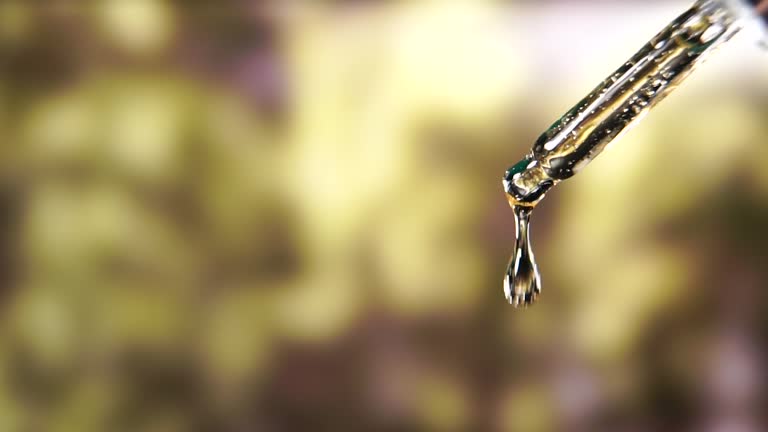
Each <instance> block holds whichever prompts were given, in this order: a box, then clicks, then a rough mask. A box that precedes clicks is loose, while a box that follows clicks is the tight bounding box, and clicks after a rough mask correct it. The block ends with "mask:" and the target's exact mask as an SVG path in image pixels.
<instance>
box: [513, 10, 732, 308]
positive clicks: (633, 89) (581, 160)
mask: <svg viewBox="0 0 768 432" xmlns="http://www.w3.org/2000/svg"><path fill="white" fill-rule="evenodd" d="M741 27H742V26H741V25H740V21H739V20H737V19H736V18H735V17H734V15H733V14H732V12H731V11H730V10H729V9H727V8H725V7H724V6H723V5H722V4H721V3H719V2H717V1H714V0H704V1H699V2H697V3H696V4H694V5H693V7H691V9H689V10H688V11H686V12H685V13H683V14H682V15H680V16H679V17H678V18H677V19H675V20H674V21H672V23H670V24H669V26H667V27H666V28H665V29H664V30H662V31H661V33H659V34H658V35H656V37H654V38H653V39H651V41H650V42H648V44H646V45H645V46H644V47H643V48H642V49H641V50H640V51H639V52H638V53H637V54H635V55H634V56H633V57H632V58H631V59H630V60H629V61H628V62H626V63H625V64H624V65H623V66H621V67H620V68H619V69H618V70H617V71H616V72H614V73H613V74H612V75H611V76H610V77H609V78H607V79H606V80H605V81H603V82H602V83H601V84H600V85H599V86H597V88H595V89H594V90H593V91H592V92H591V93H590V94H588V95H587V97H585V98H584V99H583V100H581V101H580V102H579V103H578V104H577V105H576V106H575V107H573V108H572V109H571V110H570V111H568V112H567V113H566V114H565V115H564V116H563V117H561V118H560V119H559V120H558V121H556V122H555V123H554V124H553V125H552V126H551V127H550V128H549V129H548V130H547V131H546V132H544V133H543V134H542V135H541V137H539V139H538V140H537V141H536V143H535V144H534V146H533V149H532V150H531V152H530V153H529V154H528V155H527V156H526V157H525V158H524V159H523V160H522V161H520V162H518V163H517V164H516V165H515V166H513V167H512V168H510V169H509V170H508V171H507V173H506V175H505V176H504V189H505V191H506V193H507V199H508V201H509V203H510V205H511V206H512V208H513V209H514V210H515V220H516V224H517V233H518V234H517V235H518V237H517V245H516V246H517V247H516V249H515V255H514V256H513V257H512V260H511V261H510V266H509V268H508V270H507V275H506V277H505V278H504V291H505V294H506V295H507V300H508V301H509V302H510V303H511V304H513V305H515V306H519V305H529V304H531V303H532V302H533V301H534V300H536V298H537V297H538V295H539V292H540V291H541V283H540V276H539V272H538V267H537V265H536V261H535V260H534V257H533V253H532V249H531V245H530V240H529V234H528V228H529V223H530V214H531V212H532V211H533V208H534V207H535V206H536V204H537V203H538V202H539V201H541V200H542V199H543V198H544V196H545V195H546V193H547V191H549V189H551V188H552V187H553V186H555V185H556V184H558V183H559V182H561V181H563V180H566V179H568V178H570V177H572V176H574V175H575V174H577V173H578V172H579V171H580V170H582V169H583V168H584V167H585V166H586V165H588V164H589V163H590V162H591V161H592V160H593V159H594V158H595V157H597V156H598V155H599V154H600V153H601V152H602V151H603V150H604V149H605V148H606V146H607V145H608V144H609V143H610V142H612V141H614V140H615V139H617V138H619V137H620V136H621V135H622V134H623V133H625V132H627V131H628V130H629V129H630V128H631V127H632V126H634V125H635V124H636V123H637V122H638V121H639V120H641V119H642V118H643V117H644V116H645V115H646V114H647V113H648V111H649V110H650V109H651V108H653V107H654V106H655V105H656V104H657V103H658V102H659V101H661V100H662V99H663V98H664V97H665V96H666V95H668V94H669V93H670V92H671V91H672V90H674V89H675V88H676V87H677V86H678V85H679V84H680V83H681V82H682V81H683V80H684V79H685V78H686V77H687V76H688V75H689V74H690V73H691V72H692V71H693V69H694V68H695V66H696V65H698V64H699V63H701V62H702V60H703V59H704V58H705V57H706V56H707V55H708V54H709V53H710V52H712V51H713V50H714V49H715V48H716V47H717V46H719V45H720V44H721V43H723V42H725V41H727V40H729V39H730V38H731V37H732V36H733V35H734V34H736V33H737V32H738V31H739V30H740V29H741Z"/></svg>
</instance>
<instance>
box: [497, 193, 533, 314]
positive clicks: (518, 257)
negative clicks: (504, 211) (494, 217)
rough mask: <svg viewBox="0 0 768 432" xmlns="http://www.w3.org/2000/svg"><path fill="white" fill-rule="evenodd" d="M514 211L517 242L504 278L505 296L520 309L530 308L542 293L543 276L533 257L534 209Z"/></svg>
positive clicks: (520, 207) (525, 208) (524, 208)
mask: <svg viewBox="0 0 768 432" xmlns="http://www.w3.org/2000/svg"><path fill="white" fill-rule="evenodd" d="M514 210H515V222H516V225H517V240H516V242H515V253H514V255H513V256H512V259H511V260H510V262H509V267H508V268H507V274H506V276H505V277H504V295H505V296H506V297H507V301H509V303H510V304H512V305H514V306H515V307H518V306H528V305H530V304H532V303H533V302H534V301H536V298H538V296H539V293H541V276H540V275H539V267H538V266H537V265H536V260H535V258H534V256H533V250H532V249H531V241H530V234H529V232H528V231H529V230H528V227H529V225H530V218H531V211H532V210H533V208H532V207H525V206H515V207H514Z"/></svg>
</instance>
